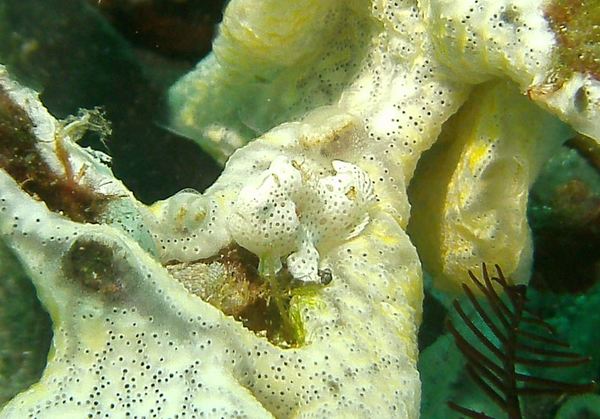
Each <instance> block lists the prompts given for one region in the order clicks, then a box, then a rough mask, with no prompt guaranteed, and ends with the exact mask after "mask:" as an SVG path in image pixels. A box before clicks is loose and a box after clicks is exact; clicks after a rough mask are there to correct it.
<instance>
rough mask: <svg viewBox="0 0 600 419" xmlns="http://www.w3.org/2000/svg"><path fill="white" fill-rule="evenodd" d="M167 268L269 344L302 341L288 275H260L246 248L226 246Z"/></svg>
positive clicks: (292, 289) (302, 335) (295, 344)
mask: <svg viewBox="0 0 600 419" xmlns="http://www.w3.org/2000/svg"><path fill="white" fill-rule="evenodd" d="M166 268H167V270H168V271H169V273H170V274H171V275H172V276H173V277H174V278H175V279H176V280H177V281H179V282H180V283H181V284H182V285H183V286H184V287H185V288H186V289H187V290H188V291H189V292H191V293H192V294H194V295H197V296H198V297H200V298H202V299H203V300H204V301H206V302H207V303H209V304H211V305H213V306H214V307H216V308H218V309H219V310H221V311H222V312H223V313H225V314H226V315H228V316H232V317H233V318H235V319H236V320H238V321H240V322H242V324H243V325H244V326H245V327H246V328H248V329H250V330H252V331H253V332H255V333H256V334H257V335H259V336H263V337H265V338H267V339H268V340H269V341H270V342H271V343H273V344H275V345H279V346H281V347H298V346H301V345H302V344H303V343H304V328H303V326H302V322H301V320H300V317H299V315H298V314H297V313H296V310H294V307H295V304H294V303H295V300H294V298H295V295H296V294H297V292H296V290H295V289H294V287H292V278H291V276H290V275H289V274H287V273H282V274H280V275H279V276H278V277H277V278H276V279H275V280H274V281H271V280H266V279H265V278H262V277H261V276H260V275H259V274H258V258H257V257H256V256H255V255H254V254H253V253H251V252H249V251H247V250H246V249H244V248H242V247H240V246H230V247H227V248H225V249H223V250H222V251H221V252H220V253H219V254H217V255H216V256H213V257H211V258H209V259H203V260H199V261H195V262H184V263H180V262H175V263H170V264H168V265H166ZM275 283H277V284H279V285H278V286H274V284H275Z"/></svg>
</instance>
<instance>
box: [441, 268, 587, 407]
mask: <svg viewBox="0 0 600 419" xmlns="http://www.w3.org/2000/svg"><path fill="white" fill-rule="evenodd" d="M495 267H496V271H497V273H498V275H497V276H493V277H490V275H489V274H488V271H487V268H486V266H485V264H483V269H482V271H483V281H482V280H480V279H479V278H477V277H476V276H475V275H474V274H473V272H471V271H469V277H470V278H471V281H472V282H473V283H474V285H475V286H476V287H477V288H478V289H479V290H480V291H481V293H482V295H483V296H484V298H485V300H486V301H487V305H488V306H489V309H488V310H485V309H484V308H483V306H482V304H481V302H480V301H479V300H478V299H477V298H476V297H475V294H474V292H473V291H472V290H471V288H469V286H467V285H466V284H463V285H462V287H463V289H464V291H465V294H466V296H467V298H468V299H469V301H470V302H471V304H472V305H473V308H474V309H475V311H476V312H477V314H478V315H479V316H480V317H481V319H482V320H483V322H484V323H485V326H486V328H487V331H485V330H484V328H479V327H478V326H476V325H475V323H474V322H473V321H472V320H471V319H470V318H469V317H468V316H467V314H466V313H465V311H464V310H463V308H462V307H461V305H460V303H459V302H458V301H454V309H455V310H456V313H457V314H458V315H459V317H460V318H461V319H462V321H463V322H464V323H465V325H466V326H467V327H468V329H469V330H470V331H471V333H472V334H473V335H474V336H475V337H476V339H477V341H479V342H480V343H481V345H483V346H484V347H485V348H486V349H487V350H486V351H481V350H479V349H477V348H476V347H475V346H474V345H473V344H471V343H469V340H468V339H466V338H465V336H463V335H462V334H461V333H460V332H459V331H458V330H457V329H456V327H455V326H454V325H453V324H452V322H451V321H450V320H448V321H447V324H446V325H447V327H448V330H449V331H450V333H451V334H452V335H453V336H454V340H455V342H456V345H457V346H458V348H459V349H460V351H461V352H462V353H463V355H464V356H465V358H466V360H467V365H466V369H467V373H468V374H469V376H470V377H471V378H472V379H473V380H474V382H475V383H476V384H477V385H478V386H479V387H480V388H481V389H482V390H483V392H484V393H485V394H486V395H487V396H488V397H489V398H490V399H491V400H492V401H494V403H496V404H497V405H498V406H499V407H500V408H501V409H502V410H503V411H504V412H506V414H507V417H508V418H509V419H521V418H522V417H523V416H522V413H521V407H520V401H519V398H520V396H523V395H541V394H556V395H562V394H581V393H587V392H591V391H593V390H594V388H595V384H594V383H588V384H572V383H566V382H562V381H556V380H552V379H547V378H542V377H538V376H535V375H529V374H523V373H521V372H518V371H519V370H522V368H519V367H520V366H526V367H541V368H567V367H573V366H577V365H581V364H585V363H587V362H589V361H590V358H586V357H582V356H580V355H578V354H575V353H573V352H569V351H567V350H565V349H568V348H569V345H568V344H567V343H565V342H562V341H560V340H557V339H554V338H553V337H551V335H552V334H553V333H554V330H553V328H552V327H551V326H550V325H549V324H548V323H546V322H545V321H544V320H542V319H541V318H539V317H538V316H535V315H534V314H532V313H531V312H529V311H528V310H527V309H526V307H525V303H526V297H525V293H526V287H525V286H524V285H511V284H509V282H508V280H507V279H506V278H505V277H504V275H503V273H502V270H501V269H500V267H499V266H498V265H496V266H495ZM494 284H497V286H499V288H501V289H502V290H503V291H504V294H505V295H506V296H507V300H508V304H507V303H506V302H505V301H504V300H503V299H502V298H501V297H500V295H499V294H498V293H497V292H496V289H494ZM524 324H528V325H530V326H531V327H529V328H528V329H530V330H531V329H533V330H535V331H534V332H531V331H525V330H523V328H522V325H524ZM486 332H487V333H486ZM486 334H487V335H488V336H491V335H493V336H494V337H495V339H494V340H495V341H497V343H496V342H493V341H492V340H490V339H489V338H488V337H487V336H486ZM448 406H449V407H450V408H451V409H453V410H455V411H457V412H459V413H461V414H463V415H465V416H466V417H470V418H480V419H481V418H490V417H489V416H487V415H485V414H484V413H481V412H476V411H474V410H471V409H468V408H465V407H462V406H459V405H458V404H456V403H453V402H448Z"/></svg>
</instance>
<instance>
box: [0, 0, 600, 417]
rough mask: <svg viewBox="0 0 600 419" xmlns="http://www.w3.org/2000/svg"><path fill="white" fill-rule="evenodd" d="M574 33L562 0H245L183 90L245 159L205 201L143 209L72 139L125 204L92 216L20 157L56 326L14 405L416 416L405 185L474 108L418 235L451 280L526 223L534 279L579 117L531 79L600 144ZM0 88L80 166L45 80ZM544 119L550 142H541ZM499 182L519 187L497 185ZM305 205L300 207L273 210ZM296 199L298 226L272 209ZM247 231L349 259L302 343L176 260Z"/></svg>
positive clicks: (412, 256)
mask: <svg viewBox="0 0 600 419" xmlns="http://www.w3.org/2000/svg"><path fill="white" fill-rule="evenodd" d="M471 9H473V10H471ZM467 16H468V17H467ZM507 25H508V26H509V27H508V28H507V27H506V26H507ZM517 29H518V30H517ZM522 33H523V34H525V35H521V34H522ZM555 47H556V44H555V42H554V36H553V34H552V32H551V29H550V27H549V25H548V24H547V22H546V21H545V19H544V10H543V9H542V3H541V2H531V1H517V0H505V1H503V2H483V1H481V0H479V1H475V0H473V1H470V2H469V1H467V2H451V1H441V0H438V1H434V0H430V1H423V2H415V1H389V2H388V1H383V0H374V1H372V2H367V1H359V0H355V1H331V2H322V1H315V0H313V1H309V0H306V1H300V2H280V1H275V0H270V1H264V2H260V4H257V3H256V2H254V1H250V0H233V1H231V2H230V3H229V6H228V9H227V11H226V13H225V17H224V22H223V25H222V26H221V32H220V36H219V37H218V38H217V39H216V40H215V48H214V54H213V55H211V56H210V57H208V58H207V59H206V60H204V61H203V62H202V63H200V64H199V66H198V68H197V69H196V70H195V71H194V72H192V73H190V74H189V75H187V76H185V77H184V78H183V79H182V80H181V81H180V82H178V83H177V84H176V85H175V86H174V87H173V88H172V90H171V93H170V100H171V105H172V109H173V126H174V128H175V129H176V130H178V131H181V132H183V133H185V134H186V135H188V136H191V137H195V138H197V139H198V141H199V142H200V143H201V144H202V145H203V146H204V147H206V149H208V150H209V151H211V152H212V153H213V154H214V155H215V156H216V157H217V158H218V159H220V160H221V161H223V162H224V161H225V160H227V164H226V167H225V170H224V172H223V174H222V176H221V177H220V178H219V179H218V180H217V181H216V182H215V184H214V185H213V186H212V187H211V188H209V189H208V190H207V191H206V193H204V194H202V195H201V194H197V193H194V192H190V191H186V192H182V193H180V194H177V195H175V196H174V197H172V198H170V199H167V200H165V201H162V202H159V203H157V204H155V205H154V206H153V207H151V208H150V209H148V208H145V207H143V206H142V205H140V204H139V203H137V202H136V201H135V200H134V198H133V197H132V195H131V194H130V193H129V192H128V191H127V190H125V188H124V187H122V185H120V183H119V182H118V181H116V180H114V179H113V178H112V175H111V173H110V171H109V170H108V169H107V168H106V167H105V166H103V165H102V164H101V163H99V162H98V161H97V159H96V158H95V157H94V156H91V155H89V154H88V153H86V152H85V151H83V150H81V149H80V148H79V147H77V146H76V145H75V144H72V143H71V142H69V141H65V144H66V145H65V147H67V151H68V154H69V156H70V162H71V164H72V165H73V166H74V172H75V173H77V172H78V171H79V169H81V167H83V166H86V167H87V169H86V170H85V176H84V177H83V179H82V181H83V182H86V184H87V185H88V187H89V188H91V189H94V190H105V191H106V192H109V193H113V194H115V195H118V196H119V197H120V199H119V201H118V202H119V203H120V205H112V206H110V207H109V208H108V209H107V210H106V214H104V218H103V219H102V220H101V222H100V223H98V224H83V223H76V222H73V221H70V220H68V219H67V218H65V217H64V216H61V215H59V214H56V213H52V212H51V211H49V210H48V208H47V207H46V206H45V205H44V203H43V202H39V201H37V200H35V199H34V198H32V197H31V196H29V195H27V194H26V193H25V192H23V190H22V189H21V188H20V187H19V185H18V184H17V183H16V182H15V181H14V179H12V178H11V177H10V176H9V175H8V174H6V173H4V172H2V173H0V191H1V194H2V197H1V198H2V199H3V201H2V206H1V207H0V210H1V211H0V231H1V232H2V235H3V238H4V240H5V241H6V242H7V243H8V244H9V246H10V247H11V248H12V250H13V251H14V252H15V253H16V254H17V255H18V257H19V259H20V261H21V263H22V264H23V266H24V268H25V269H26V271H27V273H28V274H29V275H30V276H31V278H32V281H33V283H34V285H35V286H36V289H37V291H38V295H39V298H40V300H41V301H42V303H43V304H44V306H45V307H46V308H47V310H48V312H49V313H50V315H51V317H52V321H53V324H54V342H53V343H54V347H53V351H52V353H51V355H50V357H49V361H48V366H47V368H46V370H45V372H44V375H43V377H42V378H41V380H40V382H39V383H38V384H36V385H34V386H33V387H32V388H31V389H30V390H28V391H25V392H23V393H22V394H20V395H19V396H17V397H16V398H15V399H13V400H12V401H11V402H10V403H9V404H8V405H7V406H6V407H5V409H4V410H3V411H2V412H1V414H0V416H3V417H19V418H20V417H23V416H27V415H29V416H30V417H37V416H39V417H69V415H71V416H72V417H81V416H85V415H86V414H91V415H92V416H93V415H98V416H102V415H109V416H111V415H114V416H124V415H125V414H126V413H127V412H129V413H130V414H131V415H132V416H139V417H141V416H146V417H151V416H153V415H154V416H158V417H175V416H176V415H179V414H182V413H185V414H186V416H188V415H189V416H200V415H201V414H204V415H208V416H214V417H217V416H223V417H269V415H273V416H276V417H296V416H297V417H333V416H337V417H348V416H353V417H370V416H379V417H409V418H413V417H417V416H418V407H419V392H420V389H419V379H418V372H417V370H416V367H415V363H416V358H417V355H418V354H417V346H416V331H417V326H418V324H419V322H420V316H421V307H420V306H421V300H422V283H421V266H420V262H419V257H418V256H417V250H416V249H415V247H414V246H413V244H412V243H411V240H410V239H409V237H408V235H407V234H406V232H405V229H406V227H407V225H408V223H409V219H410V212H411V206H410V204H409V200H408V193H407V186H408V184H409V183H411V182H414V183H415V185H417V184H418V183H417V181H418V180H419V179H418V178H419V177H420V176H421V175H420V173H419V170H417V172H416V173H417V179H415V180H413V175H414V174H415V170H416V169H417V164H418V163H419V160H425V162H424V163H426V161H427V160H428V159H429V157H427V156H426V157H424V158H422V157H423V153H424V152H425V151H426V150H428V149H429V148H431V147H432V145H434V143H435V142H436V141H438V138H440V133H441V132H442V127H443V124H445V123H446V121H448V119H449V118H451V116H452V115H453V114H455V113H456V112H457V111H458V110H459V109H460V108H461V107H462V106H463V104H465V101H468V102H467V103H466V104H465V106H464V108H465V109H464V113H465V115H461V113H459V114H458V115H457V116H456V117H455V118H454V119H456V121H458V122H457V123H456V125H457V126H456V127H454V128H452V122H450V123H449V124H448V125H444V131H446V127H449V132H448V133H447V134H446V133H444V134H443V135H442V137H441V138H440V139H441V140H445V141H447V142H449V143H450V145H451V147H452V146H454V147H455V148H454V149H453V151H452V153H450V154H451V156H453V159H446V158H442V160H443V162H442V163H441V164H440V165H439V166H436V165H434V168H433V169H432V170H430V171H429V172H428V173H426V174H425V175H423V179H425V182H424V183H425V184H424V186H423V188H429V187H430V182H427V181H426V180H427V178H428V177H430V178H433V179H434V180H435V182H431V189H432V190H433V186H435V187H436V188H438V189H437V190H440V189H443V188H446V189H445V192H444V193H438V194H429V196H428V197H426V198H424V199H416V200H415V206H414V207H413V208H412V211H413V212H420V211H423V214H424V215H425V214H427V211H431V209H433V210H434V211H437V210H439V212H437V213H434V214H433V215H432V217H434V219H433V223H435V225H437V226H439V228H436V229H433V232H432V231H428V230H427V229H426V228H422V227H419V224H418V223H417V224H415V226H414V229H413V230H412V231H411V233H412V234H413V235H415V236H419V239H418V240H417V242H418V243H419V247H420V248H421V249H420V252H421V256H422V257H423V258H424V260H425V261H426V262H427V263H428V264H430V265H431V267H432V268H433V269H435V270H436V272H437V273H439V274H438V276H437V278H436V279H437V280H439V281H441V282H443V283H445V285H446V286H448V287H452V285H453V284H456V282H457V281H459V280H460V278H462V277H463V275H458V276H457V275H456V273H457V272H459V271H460V270H466V269H473V268H474V265H478V264H479V263H480V262H481V261H482V259H483V261H485V262H490V263H494V262H496V260H495V259H492V260H490V258H495V257H496V254H495V252H496V250H497V243H496V239H497V234H495V233H494V229H498V228H499V229H503V228H507V227H508V228H513V229H514V231H516V234H514V235H511V236H510V237H507V240H506V243H505V244H504V247H505V248H503V249H502V250H503V253H502V255H501V256H502V258H503V260H507V261H509V264H510V266H509V267H508V269H506V273H507V274H513V273H516V274H520V275H521V278H520V279H521V280H524V279H525V277H526V271H527V269H528V264H529V259H528V256H527V255H528V254H529V252H530V247H529V244H528V240H527V237H528V236H527V226H526V223H525V214H524V202H525V200H526V196H527V188H528V187H529V185H530V183H531V181H532V179H533V177H534V176H535V173H536V171H537V169H538V168H539V165H540V163H541V160H543V154H538V153H537V151H536V150H538V148H537V147H538V146H540V149H541V150H543V153H544V154H546V153H550V152H551V149H552V147H553V146H554V145H555V144H558V143H560V141H561V140H563V139H564V138H565V132H566V131H565V129H564V127H563V126H562V125H561V124H560V123H559V122H558V121H557V120H556V119H555V118H554V117H553V116H552V115H550V114H548V113H546V112H545V111H541V110H538V109H537V108H535V107H534V106H533V102H531V101H529V99H527V98H525V97H524V96H521V95H520V94H519V92H521V93H523V94H524V93H529V96H531V97H532V98H533V99H535V101H537V102H538V103H540V104H542V105H543V106H544V107H545V108H547V109H549V110H551V111H552V112H554V113H555V114H556V115H558V116H559V117H560V118H562V119H563V120H564V121H566V122H568V123H570V124H572V125H573V127H574V128H575V129H579V130H581V131H583V132H585V133H587V134H589V135H591V136H593V137H594V138H596V139H598V137H599V136H598V121H599V120H600V119H599V118H597V115H598V112H599V109H598V108H599V106H598V103H597V97H598V91H599V90H598V82H597V81H596V80H593V78H591V77H590V76H589V75H588V74H573V75H572V77H571V78H569V79H568V80H566V81H565V83H563V85H561V86H560V87H558V88H557V89H555V90H554V91H548V92H543V84H544V82H545V81H546V78H547V76H548V75H549V73H551V72H552V65H553V62H552V60H551V59H550V58H549V57H550V56H551V55H552V52H553V50H554V48H555ZM498 79H502V80H498ZM484 82H486V83H485V84H482V83H484ZM2 83H3V85H5V86H8V85H10V86H11V88H10V89H11V92H12V93H11V95H12V98H13V100H14V101H17V102H19V103H21V104H22V106H23V107H25V108H26V109H27V110H28V111H27V112H28V114H29V115H30V117H31V118H32V119H33V120H34V121H35V122H36V126H37V127H45V129H44V130H41V131H40V130H39V129H38V130H37V131H36V134H37V137H38V139H39V141H40V143H39V147H40V149H41V150H42V154H43V155H44V157H45V158H46V159H48V160H49V161H51V162H53V167H54V168H55V170H56V171H57V173H59V174H61V173H62V172H61V167H60V166H61V165H60V164H59V163H60V161H57V152H58V150H57V149H56V147H53V146H52V144H54V142H53V139H55V138H56V135H57V132H56V131H55V128H53V127H55V126H56V121H54V120H53V119H52V118H51V117H50V116H49V115H48V114H47V113H46V112H45V110H43V108H41V105H39V103H38V102H37V99H36V97H35V95H34V94H33V93H32V92H30V91H24V90H20V88H19V87H18V86H16V85H14V84H11V82H10V81H9V80H8V79H7V77H6V75H3V78H2ZM477 84H482V85H481V86H479V87H475V86H476V85H477ZM581 89H583V90H581ZM577 92H579V93H577ZM581 92H583V93H581ZM582 94H583V95H584V96H585V97H586V101H585V102H584V105H585V106H581V103H579V102H577V98H578V97H580V96H581V95H582ZM578 95H579V96H578ZM580 102H581V101H580ZM26 103H29V104H34V106H33V108H28V107H27V106H29V105H27V106H26V105H25V104H26ZM578 103H579V104H578ZM478 109H481V110H482V111H481V112H479V110H478ZM461 112H462V110H461ZM513 113H514V115H515V118H514V119H511V118H512V116H511V115H513ZM504 115H506V116H507V117H506V118H503V116H504ZM471 116H474V118H471ZM509 117H510V118H509ZM531 118H536V119H539V121H545V122H544V124H541V123H539V124H538V123H536V124H530V123H529V120H530V119H531ZM286 121H288V122H286ZM513 125H514V126H513ZM530 125H531V126H532V127H533V128H534V130H533V134H534V135H533V136H532V138H524V137H528V136H527V135H525V133H530V131H529V127H530ZM539 125H548V126H555V127H556V129H554V130H548V132H546V131H545V130H544V128H543V127H540V126H539ZM59 134H60V133H59ZM59 136H60V135H59ZM515 136H516V137H519V138H514V137H515ZM255 137H258V138H257V139H256V140H255V141H252V142H250V140H253V139H254V138H255ZM446 137H447V138H446ZM540 143H543V146H541V145H540ZM494 145H495V147H494ZM242 146H243V147H242ZM494 150H495V151H494ZM451 156H448V157H451ZM59 160H60V159H59ZM515 161H516V162H515ZM506 164H508V166H506ZM442 167H443V168H444V171H440V172H438V168H442ZM515 168H517V169H519V170H518V173H517V175H516V181H515V182H514V183H510V184H509V186H512V188H511V187H508V188H506V190H505V189H503V187H504V186H505V185H504V179H505V176H506V175H507V173H509V174H511V173H512V172H514V171H515ZM62 175H63V176H65V175H66V173H62ZM438 178H439V182H438ZM257 180H262V183H261V182H259V183H258V184H257ZM436 182H438V183H436ZM495 191H499V192H498V193H510V194H514V195H516V197H517V198H518V199H517V200H516V202H511V200H513V197H512V196H511V197H510V199H507V200H502V199H497V200H488V199H489V196H490V195H494V192H495ZM425 195H427V194H425ZM415 196H416V195H415ZM465 196H467V197H470V200H469V199H465ZM496 198H497V197H496ZM513 201H515V200H513ZM420 202H424V203H425V204H424V205H429V203H432V204H434V205H433V206H432V207H431V208H429V207H427V206H421V204H420ZM292 203H293V205H294V211H293V212H292V211H288V210H285V211H283V212H282V213H278V212H277V210H274V208H279V206H280V205H281V204H285V207H286V208H288V205H292ZM261 205H262V206H261ZM486 206H488V207H490V206H491V207H492V208H491V209H493V211H494V214H493V217H490V216H487V215H488V214H487V212H486V210H490V208H487V207H486ZM336 207H337V208H341V209H340V210H339V212H337V211H336V210H335V208H336ZM488 212H489V211H488ZM277 214H284V215H283V216H282V217H283V218H281V219H279V225H278V224H277V221H275V222H273V223H271V221H269V220H270V219H271V215H273V218H275V217H276V216H279V215H277ZM338 214H339V215H338ZM481 214H484V215H486V216H481ZM294 217H296V218H294ZM284 219H285V220H284ZM426 219H427V217H426ZM286 220H287V221H286ZM497 220H500V221H499V223H498V222H497ZM288 221H289V223H288ZM282 222H283V223H284V224H285V226H284V228H283V230H281V229H280V227H281V223H282ZM286 223H288V224H286ZM433 223H432V224H433ZM421 225H422V224H421ZM425 225H426V222H425ZM287 227H289V228H290V231H288V230H287ZM470 232H476V233H477V234H471V233H470ZM480 232H483V233H482V234H479V233H480ZM288 233H289V234H288ZM271 234H273V236H271ZM253 238H254V239H255V240H256V241H254V240H252V239H253ZM272 238H275V239H276V241H273V242H272V243H271V247H273V249H269V240H270V239H272ZM461 240H463V241H465V243H464V248H466V249H467V252H466V253H467V254H466V256H467V257H465V254H464V253H462V252H461V249H462V244H463V243H462V242H461ZM236 242H237V244H239V245H241V246H245V247H247V248H248V249H249V250H251V251H254V252H256V253H257V256H259V257H260V258H261V265H260V267H261V269H262V268H264V269H263V271H262V273H266V274H269V275H273V274H274V273H275V271H277V269H278V268H280V267H281V268H282V269H283V271H285V270H286V269H287V272H288V273H289V274H290V276H292V277H293V279H295V280H298V281H300V282H301V281H306V279H307V278H308V279H309V282H315V280H316V277H315V272H317V276H318V272H319V271H322V272H330V273H331V282H330V283H329V285H327V286H323V287H320V288H317V289H313V288H308V287H307V288H306V289H303V288H300V290H301V291H300V292H298V293H297V294H295V295H294V296H293V298H292V299H291V301H290V307H289V311H290V313H292V314H294V315H295V316H296V317H297V318H298V319H299V322H300V323H301V325H302V328H303V329H304V332H305V333H306V341H305V342H304V343H303V344H302V345H299V346H298V347H294V348H287V349H284V348H282V347H278V346H274V345H273V344H271V343H270V342H269V341H268V340H267V339H265V338H264V337H262V336H260V335H258V334H254V333H253V332H251V331H250V330H247V329H245V328H244V327H243V326H242V324H241V323H240V322H237V321H235V320H234V319H233V318H231V317H226V316H224V315H223V313H222V312H220V311H219V310H217V309H216V308H214V307H212V306H211V305H209V304H207V303H206V302H204V301H202V300H201V299H199V298H197V297H196V296H193V295H191V294H189V293H188V292H186V290H185V289H184V287H183V286H182V285H180V284H179V283H177V282H176V281H175V280H174V279H173V277H171V276H170V275H169V274H168V272H167V270H166V269H165V268H164V267H163V266H162V264H164V263H167V262H170V261H179V262H192V261H197V260H198V259H202V258H206V257H210V256H213V255H215V254H216V253H217V252H218V251H219V250H220V249H222V248H224V247H226V246H229V245H231V244H235V243H236ZM457 242H460V243H461V248H460V249H457V248H456V245H455V244H456V243H457ZM275 244H276V246H277V247H276V248H275V247H274V246H275ZM436 264H437V265H436ZM276 280H277V278H276ZM302 290H304V292H303V291H302ZM113 412H114V413H113Z"/></svg>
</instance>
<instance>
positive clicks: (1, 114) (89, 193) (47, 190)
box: [0, 87, 115, 223]
mask: <svg viewBox="0 0 600 419" xmlns="http://www.w3.org/2000/svg"><path fill="white" fill-rule="evenodd" d="M33 126H34V123H33V121H32V120H31V118H30V117H29V115H27V113H26V112H25V111H24V110H23V109H22V108H21V107H19V106H18V105H17V104H15V103H14V101H13V100H12V99H11V97H10V95H9V94H8V93H7V92H6V90H5V89H4V88H2V87H0V169H3V170H5V171H6V172H7V173H8V174H9V175H10V176H12V178H13V179H14V180H15V181H16V182H18V183H19V185H20V187H21V188H22V189H23V190H24V191H25V192H27V193H28V194H29V195H31V196H32V197H34V198H35V199H37V200H40V201H43V202H44V203H45V204H46V206H47V207H48V209H50V210H51V211H53V212H55V213H60V214H62V215H65V216H66V217H68V218H69V219H71V220H73V221H76V222H89V223H93V222H96V220H98V219H99V218H100V216H101V215H102V213H103V211H104V209H105V206H106V204H107V203H108V202H109V201H111V200H112V199H114V198H115V197H112V196H107V195H103V194H99V193H98V192H96V191H94V190H93V189H92V188H91V187H89V186H86V185H83V184H81V183H80V182H78V180H77V176H74V175H72V174H71V175H69V173H70V172H69V170H68V169H70V166H69V167H65V173H67V176H64V175H60V174H58V173H56V172H54V171H53V170H52V169H51V168H50V166H49V165H48V163H47V162H46V161H45V160H44V158H43V156H42V154H41V152H40V150H39V149H38V147H36V143H37V142H38V139H37V138H36V136H35V134H34V132H33ZM58 141H62V139H60V140H58ZM57 150H58V151H59V152H60V150H63V149H62V148H61V147H57ZM63 152H64V150H63ZM64 153H66V152H64ZM64 153H63V154H64ZM57 157H58V159H59V161H61V163H62V164H63V165H67V166H68V164H69V163H68V156H66V154H65V155H59V156H57Z"/></svg>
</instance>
